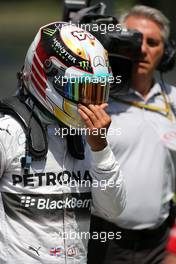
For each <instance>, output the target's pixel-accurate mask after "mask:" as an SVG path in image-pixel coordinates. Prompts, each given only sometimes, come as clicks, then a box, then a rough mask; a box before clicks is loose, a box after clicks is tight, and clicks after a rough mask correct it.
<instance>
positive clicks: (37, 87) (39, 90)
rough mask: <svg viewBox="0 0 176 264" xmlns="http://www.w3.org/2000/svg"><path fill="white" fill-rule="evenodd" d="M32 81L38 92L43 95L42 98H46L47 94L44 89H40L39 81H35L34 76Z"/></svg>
mask: <svg viewBox="0 0 176 264" xmlns="http://www.w3.org/2000/svg"><path fill="white" fill-rule="evenodd" d="M31 81H32V82H33V85H34V86H35V88H36V89H37V90H38V92H39V93H40V94H41V96H42V97H44V98H46V93H45V91H44V89H42V88H41V87H40V85H39V84H38V83H37V81H36V80H35V78H34V77H33V75H32V76H31ZM45 88H46V87H45Z"/></svg>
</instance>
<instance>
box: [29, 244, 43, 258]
mask: <svg viewBox="0 0 176 264" xmlns="http://www.w3.org/2000/svg"><path fill="white" fill-rule="evenodd" d="M40 248H41V247H38V248H37V249H36V248H34V247H31V246H29V250H32V251H34V252H36V253H37V255H38V256H40V254H39V249H40Z"/></svg>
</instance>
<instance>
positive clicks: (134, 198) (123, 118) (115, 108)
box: [88, 6, 176, 264]
mask: <svg viewBox="0 0 176 264" xmlns="http://www.w3.org/2000/svg"><path fill="white" fill-rule="evenodd" d="M120 22H121V23H122V25H123V26H124V27H126V28H127V29H135V30H138V31H140V32H141V33H142V34H143V41H142V47H141V54H140V57H139V58H137V59H136V61H135V62H134V63H133V69H132V81H131V87H130V90H129V91H128V92H127V93H125V94H123V95H118V90H117V96H113V98H112V99H111V100H110V102H109V109H108V111H109V113H110V115H111V118H112V123H111V131H112V129H115V128H117V127H120V128H121V131H122V133H121V136H119V137H116V135H112V134H111V135H109V136H108V140H109V142H110V145H111V147H112V150H113V152H114V154H115V156H116V158H117V159H118V160H119V161H120V164H121V167H122V170H123V174H124V177H125V181H126V188H127V204H126V208H125V210H124V211H123V213H122V214H121V215H120V216H119V217H118V218H117V219H111V222H113V224H111V223H108V222H107V221H104V220H103V219H101V218H99V217H96V216H92V224H91V232H92V231H93V230H99V231H100V230H101V229H102V230H104V229H106V230H111V231H112V230H113V231H114V232H117V231H121V236H122V238H121V239H120V240H117V239H113V240H109V241H107V243H105V244H102V243H99V242H97V241H93V240H90V242H89V255H88V256H89V258H88V259H89V261H88V263H91V264H93V263H96V264H125V263H126V264H132V263H133V264H139V263H140V264H156V263H161V262H162V260H163V258H164V255H165V247H166V243H167V239H168V234H169V230H170V225H171V223H170V222H171V218H174V216H173V215H172V216H171V215H170V202H171V200H172V198H173V195H174V189H175V172H176V170H175V164H176V158H175V157H176V156H175V154H176V143H175V135H176V126H175V109H176V90H175V88H174V87H173V86H171V85H169V84H166V83H164V82H163V81H162V82H158V81H157V80H156V79H155V78H154V72H155V70H156V69H157V68H159V69H160V71H161V69H162V67H163V63H164V62H165V61H164V56H165V52H166V48H167V47H166V45H167V42H168V38H169V31H170V29H169V21H168V19H167V18H166V17H165V16H164V15H163V14H162V13H161V12H160V11H159V10H157V9H154V8H151V7H147V6H134V7H133V8H132V9H131V10H129V12H128V13H126V14H124V15H123V17H122V18H121V21H120Z"/></svg>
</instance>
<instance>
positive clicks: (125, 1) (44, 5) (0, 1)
mask: <svg viewBox="0 0 176 264" xmlns="http://www.w3.org/2000/svg"><path fill="white" fill-rule="evenodd" d="M98 2H100V1H97V0H92V1H91V4H95V3H98ZM102 2H104V3H105V4H106V5H107V11H106V13H107V14H111V15H120V14H121V13H122V12H124V11H125V10H126V9H128V8H129V7H131V6H133V5H135V4H145V5H149V6H153V7H156V8H158V9H160V10H161V11H162V12H163V13H164V14H165V15H166V16H167V17H168V18H169V19H170V21H171V32H172V37H173V38H174V39H175V40H176V27H175V25H176V15H175V10H176V1H175V0H167V1H166V0H141V1H138V0H104V1H103V0H102ZM63 6H64V1H63V0H50V1H46V0H43V1H41V0H30V1H28V0H0V81H1V86H0V98H2V97H5V96H9V95H12V94H14V93H15V91H16V87H17V85H16V84H17V80H16V73H17V72H18V71H20V69H21V67H22V65H23V62H24V58H25V54H26V52H27V49H28V47H29V45H30V43H31V42H32V40H33V38H34V36H35V35H36V33H37V31H38V29H39V27H40V26H41V25H44V24H47V23H49V22H52V21H58V20H62V16H63ZM165 80H166V81H168V82H169V83H171V84H173V85H175V86H176V74H175V69H174V70H173V71H172V72H170V73H168V74H166V75H165Z"/></svg>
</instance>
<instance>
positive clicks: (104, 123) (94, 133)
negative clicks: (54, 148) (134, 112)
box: [78, 103, 111, 151]
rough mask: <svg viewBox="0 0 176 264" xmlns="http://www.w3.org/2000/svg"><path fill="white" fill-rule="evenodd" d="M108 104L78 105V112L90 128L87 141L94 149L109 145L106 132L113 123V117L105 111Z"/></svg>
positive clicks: (98, 149)
mask: <svg viewBox="0 0 176 264" xmlns="http://www.w3.org/2000/svg"><path fill="white" fill-rule="evenodd" d="M107 106H108V104H106V103H104V104H101V105H92V104H90V105H88V106H84V105H81V104H79V105H78V112H79V113H80V116H81V118H82V119H83V121H84V123H85V125H86V127H87V128H88V129H89V131H88V133H86V135H87V142H88V143H89V145H90V147H91V149H92V150H93V151H100V150H103V149H104V148H105V147H106V146H107V140H106V134H107V131H108V128H109V126H110V123H111V118H110V117H109V115H108V114H107V113H106V112H105V111H104V109H105V108H106V107H107Z"/></svg>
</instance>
